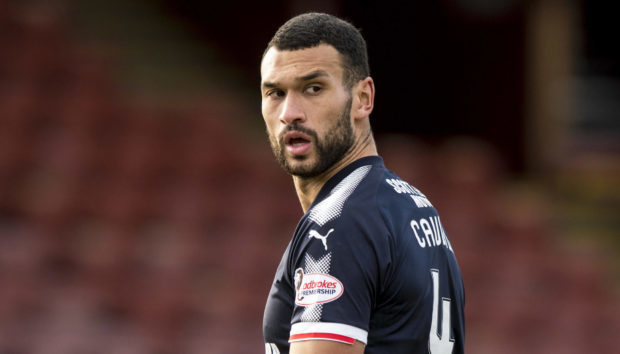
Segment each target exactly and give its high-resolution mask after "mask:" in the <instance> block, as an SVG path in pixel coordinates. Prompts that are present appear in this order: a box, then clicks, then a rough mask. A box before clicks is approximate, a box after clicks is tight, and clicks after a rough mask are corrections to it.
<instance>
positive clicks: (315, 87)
mask: <svg viewBox="0 0 620 354" xmlns="http://www.w3.org/2000/svg"><path fill="white" fill-rule="evenodd" d="M322 89H323V87H321V85H317V84H312V85H308V86H307V87H306V90H305V91H306V92H307V93H309V94H312V95H316V94H317V93H319V92H321V90H322Z"/></svg>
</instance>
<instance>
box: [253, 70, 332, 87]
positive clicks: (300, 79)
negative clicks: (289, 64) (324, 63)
mask: <svg viewBox="0 0 620 354" xmlns="http://www.w3.org/2000/svg"><path fill="white" fill-rule="evenodd" d="M324 76H329V74H328V73H327V71H325V70H317V71H313V72H311V73H310V74H307V75H304V76H300V77H298V78H295V81H298V82H304V81H310V80H313V79H316V78H318V77H324ZM278 86H280V84H279V83H277V82H268V81H265V82H263V88H274V87H278Z"/></svg>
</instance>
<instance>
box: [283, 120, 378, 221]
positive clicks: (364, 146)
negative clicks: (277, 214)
mask: <svg viewBox="0 0 620 354" xmlns="http://www.w3.org/2000/svg"><path fill="white" fill-rule="evenodd" d="M376 155H377V148H376V146H375V141H374V139H373V137H372V133H371V132H370V131H369V132H368V134H367V135H366V137H364V138H363V139H361V140H358V141H357V142H356V143H355V144H354V145H353V146H352V147H351V149H350V150H349V151H348V152H347V154H345V156H344V157H343V158H342V159H341V160H340V161H338V162H337V163H335V164H334V165H332V166H331V167H330V168H328V169H327V170H326V171H325V172H323V173H322V174H320V175H318V176H315V177H308V178H303V177H299V176H293V183H294V184H295V191H296V192H297V197H298V198H299V202H300V203H301V208H302V209H303V211H304V213H305V212H307V211H308V209H310V205H312V203H313V202H314V199H316V196H317V195H318V194H319V192H320V191H321V188H323V186H324V185H325V183H327V181H328V180H329V179H330V178H332V177H333V176H334V175H335V174H336V173H338V172H339V171H340V170H342V169H343V168H344V167H346V166H347V165H349V164H350V163H352V162H354V161H356V160H359V159H361V158H362V157H366V156H376Z"/></svg>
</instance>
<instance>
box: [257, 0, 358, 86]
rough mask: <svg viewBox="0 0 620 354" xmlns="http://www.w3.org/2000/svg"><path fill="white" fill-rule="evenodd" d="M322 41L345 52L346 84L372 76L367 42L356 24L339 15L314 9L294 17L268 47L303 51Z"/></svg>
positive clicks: (343, 57)
mask: <svg viewBox="0 0 620 354" xmlns="http://www.w3.org/2000/svg"><path fill="white" fill-rule="evenodd" d="M320 44H328V45H331V46H332V47H334V48H335V49H336V50H337V51H338V53H340V55H341V60H342V67H343V69H344V77H343V80H344V84H345V86H347V87H348V88H351V87H352V86H353V85H354V84H355V83H356V82H358V81H360V80H363V79H364V78H366V77H368V76H370V69H369V66H368V54H367V49H366V41H365V40H364V37H362V34H361V33H360V32H359V31H358V30H357V28H355V27H354V26H353V25H352V24H350V23H348V22H346V21H343V20H341V19H339V18H337V17H335V16H332V15H328V14H324V13H316V12H311V13H307V14H303V15H299V16H296V17H293V18H292V19H290V20H288V21H287V22H286V23H285V24H283V25H282V26H281V27H280V28H279V29H278V31H277V32H276V34H275V35H274V36H273V38H271V41H270V42H269V44H268V45H267V48H266V49H265V53H264V54H263V57H264V55H265V54H266V53H267V51H268V50H269V49H270V48H271V47H275V48H276V49H278V50H299V49H307V48H313V47H316V46H318V45H320Z"/></svg>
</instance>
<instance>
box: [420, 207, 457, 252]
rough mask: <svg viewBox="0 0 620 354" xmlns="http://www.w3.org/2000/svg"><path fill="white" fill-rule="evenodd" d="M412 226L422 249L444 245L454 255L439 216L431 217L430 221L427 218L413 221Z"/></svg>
mask: <svg viewBox="0 0 620 354" xmlns="http://www.w3.org/2000/svg"><path fill="white" fill-rule="evenodd" d="M410 225H411V229H412V230H413V234H414V235H415V238H416V239H417V240H418V244H419V245H420V247H422V248H425V247H427V246H428V247H437V246H441V245H443V246H445V247H447V248H448V249H449V250H450V251H451V252H452V253H454V251H453V250H452V246H451V245H450V241H449V240H448V237H447V236H446V232H445V230H444V229H443V225H441V221H439V216H431V217H430V218H429V219H428V220H427V219H426V218H421V219H419V220H411V223H410Z"/></svg>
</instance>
